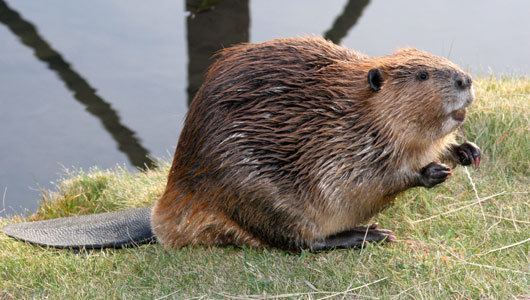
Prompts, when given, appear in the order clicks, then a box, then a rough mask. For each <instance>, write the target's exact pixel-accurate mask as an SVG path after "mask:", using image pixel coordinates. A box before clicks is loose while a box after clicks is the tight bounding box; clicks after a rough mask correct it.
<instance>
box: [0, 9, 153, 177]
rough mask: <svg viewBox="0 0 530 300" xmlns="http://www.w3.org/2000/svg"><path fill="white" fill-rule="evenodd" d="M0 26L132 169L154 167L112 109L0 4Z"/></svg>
mask: <svg viewBox="0 0 530 300" xmlns="http://www.w3.org/2000/svg"><path fill="white" fill-rule="evenodd" d="M0 22H1V23H2V24H4V25H6V26H7V27H8V28H9V30H11V32H12V33H13V34H14V35H16V36H17V37H18V38H19V39H20V41H21V42H22V43H23V44H24V45H26V46H28V47H29V48H31V49H32V50H33V53H34V55H35V57H36V58H37V59H38V60H40V61H42V62H43V63H45V64H46V65H47V66H48V68H49V69H50V70H52V71H54V72H55V73H57V76H58V77H59V79H60V80H61V81H62V82H63V83H64V85H65V86H66V87H67V88H68V89H69V90H70V91H71V92H72V93H73V96H74V98H75V99H76V100H77V101H79V102H80V103H81V104H83V105H84V106H85V108H86V111H87V112H89V113H90V114H91V115H93V116H94V117H96V118H97V119H99V120H100V121H101V123H102V124H103V127H104V128H105V130H106V131H107V132H108V133H109V134H110V135H111V136H112V138H113V139H114V140H115V141H116V143H117V144H118V149H119V150H120V151H121V152H123V153H124V154H125V155H127V158H128V159H129V161H130V162H131V164H132V165H133V166H136V167H138V168H141V169H143V168H145V167H152V166H154V162H153V160H151V158H150V157H149V152H148V151H147V149H145V148H144V147H143V146H142V145H141V144H140V141H139V140H138V138H136V136H135V133H134V131H132V130H131V129H129V128H127V127H126V126H125V125H123V124H122V123H121V122H120V117H119V116H118V114H117V113H116V111H114V109H113V108H112V106H111V105H110V104H109V103H107V102H106V101H105V100H104V99H102V98H101V97H100V96H98V94H97V93H96V89H94V88H93V87H92V86H90V84H89V83H88V82H87V81H86V80H85V79H84V78H83V76H81V75H80V74H79V73H77V72H76V71H75V70H74V69H72V67H71V66H70V64H69V63H68V62H67V61H65V60H64V58H63V57H62V56H61V54H60V53H59V52H57V51H56V50H55V49H53V48H52V47H51V46H50V44H48V42H46V41H45V40H44V39H43V38H42V37H41V36H40V35H39V33H38V32H37V29H36V28H35V26H33V24H31V23H30V22H28V21H26V20H24V19H23V18H22V17H21V16H20V14H18V13H17V12H16V11H14V10H13V9H11V8H10V7H9V6H7V4H6V3H5V2H4V1H3V0H0Z"/></svg>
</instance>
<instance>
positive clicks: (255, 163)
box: [175, 38, 364, 192]
mask: <svg viewBox="0 0 530 300" xmlns="http://www.w3.org/2000/svg"><path fill="white" fill-rule="evenodd" d="M363 58H364V56H362V55H361V54H359V53H357V52H355V51H351V50H348V49H346V48H343V47H340V46H337V45H335V44H333V43H331V42H328V41H325V40H323V39H321V38H309V39H308V38H304V39H280V40H273V41H271V42H267V43H262V44H243V45H238V46H235V47H232V48H228V49H226V50H223V51H221V52H220V53H218V54H217V56H216V59H217V60H216V62H215V63H214V64H213V65H212V66H211V68H210V69H209V72H208V74H207V75H206V78H205V82H204V84H203V86H202V87H201V89H200V90H199V91H198V93H197V95H196V97H195V99H194V100H193V102H192V105H191V107H190V111H189V115H188V117H187V119H186V124H185V127H184V130H183V132H182V134H181V137H180V140H179V145H178V147H177V151H178V152H179V153H178V154H176V155H175V159H176V160H180V161H179V164H180V168H181V169H185V170H189V171H190V173H188V174H189V175H190V176H188V178H190V179H192V180H193V181H194V184H197V176H194V175H192V174H197V172H198V171H197V170H200V173H202V174H203V175H204V176H203V177H201V178H206V177H208V181H209V182H210V180H211V179H214V178H216V179H217V180H219V181H221V182H223V184H229V185H232V184H233V183H227V182H226V181H227V180H229V181H232V182H233V181H237V185H238V186H244V187H245V189H247V188H250V189H253V188H255V187H251V186H249V185H252V184H255V183H258V184H265V185H267V188H268V189H271V186H273V187H274V188H276V189H290V188H293V187H294V186H293V183H294V182H293V181H291V180H293V179H296V181H297V184H302V183H304V182H305V183H308V180H309V176H310V174H309V173H310V171H312V170H311V169H314V168H319V167H321V166H319V159H322V156H323V155H324V156H328V155H332V153H323V152H322V151H323V150H316V149H317V148H318V149H321V148H322V147H323V144H325V143H328V142H329V140H330V139H333V138H334V136H337V135H336V134H335V133H334V130H335V128H334V127H336V120H338V119H340V118H341V116H343V114H344V111H345V109H346V106H347V105H348V103H347V101H350V100H352V95H351V92H352V80H353V79H352V78H348V76H347V74H345V73H344V72H345V71H347V70H345V69H344V68H343V67H342V66H341V64H345V63H354V62H356V61H359V60H361V59H363ZM340 99H342V100H344V101H341V100H340ZM324 151H329V152H332V151H333V149H328V150H324ZM320 163H321V164H323V163H325V161H324V160H321V161H320ZM183 175H184V174H183ZM238 176H239V177H238ZM236 178H237V179H236ZM272 190H274V189H272ZM282 192H285V191H282Z"/></svg>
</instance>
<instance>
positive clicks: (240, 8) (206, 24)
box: [186, 0, 250, 103]
mask: <svg viewBox="0 0 530 300" xmlns="http://www.w3.org/2000/svg"><path fill="white" fill-rule="evenodd" d="M204 2H205V1H203V0H187V1H186V9H187V10H188V12H189V15H188V16H187V17H186V26H187V40H188V57H189V63H188V103H189V102H191V100H192V99H193V97H194V96H195V93H196V92H197V90H198V89H199V87H200V86H201V83H202V78H203V76H204V73H205V72H206V69H207V68H208V66H209V65H210V63H211V60H210V57H211V56H212V53H215V52H216V51H218V50H219V49H221V48H223V47H228V46H231V45H233V44H237V43H242V42H248V40H249V39H248V37H249V34H248V31H249V26H250V12H249V7H248V0H225V1H216V2H217V4H216V5H215V6H213V5H212V6H209V7H204V6H201V4H202V3H204Z"/></svg>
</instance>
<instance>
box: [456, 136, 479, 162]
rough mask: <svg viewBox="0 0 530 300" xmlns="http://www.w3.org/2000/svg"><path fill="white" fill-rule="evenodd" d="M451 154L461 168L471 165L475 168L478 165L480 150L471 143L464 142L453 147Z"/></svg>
mask: <svg viewBox="0 0 530 300" xmlns="http://www.w3.org/2000/svg"><path fill="white" fill-rule="evenodd" d="M453 152H454V154H455V156H456V157H457V159H458V163H459V164H461V165H462V166H469V165H471V164H473V166H475V168H478V166H479V165H480V148H479V147H478V146H477V145H475V144H474V143H472V142H465V143H463V144H462V145H458V146H455V147H454V148H453Z"/></svg>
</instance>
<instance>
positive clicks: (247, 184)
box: [152, 38, 463, 250]
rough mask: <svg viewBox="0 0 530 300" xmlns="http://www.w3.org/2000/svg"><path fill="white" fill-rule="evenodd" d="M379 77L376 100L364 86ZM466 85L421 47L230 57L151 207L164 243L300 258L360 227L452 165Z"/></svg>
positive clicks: (289, 47)
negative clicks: (460, 86)
mask: <svg viewBox="0 0 530 300" xmlns="http://www.w3.org/2000/svg"><path fill="white" fill-rule="evenodd" d="M373 68H378V69H379V70H381V74H382V76H383V85H382V88H381V90H379V91H374V90H372V89H371V88H370V86H369V84H368V83H367V74H368V71H369V70H371V69H373ZM419 70H427V71H428V72H429V74H430V77H431V78H430V80H428V81H424V82H420V81H418V80H416V77H415V74H416V73H417V72H418V71H419ZM455 74H463V72H462V71H461V70H460V69H459V68H458V67H457V66H456V65H454V64H452V63H451V62H449V61H448V60H446V59H444V58H440V57H437V56H434V55H431V54H429V53H426V52H422V51H419V50H415V49H404V50H401V51H399V52H396V53H394V54H392V55H388V56H383V57H368V56H365V55H363V54H360V53H358V52H355V51H353V50H349V49H346V48H343V47H340V46H337V45H335V44H333V43H331V42H328V41H325V40H323V39H321V38H295V39H278V40H273V41H269V42H265V43H261V44H242V45H238V46H235V47H231V48H228V49H225V50H222V51H221V52H219V53H218V54H217V55H216V57H215V62H214V63H213V65H212V66H211V67H210V69H209V71H208V73H207V75H206V78H205V81H204V84H203V85H202V87H201V88H200V90H199V91H198V93H197V95H196V97H195V99H194V100H193V102H192V104H191V107H190V110H189V112H188V116H187V118H186V121H185V126H184V129H183V131H182V133H181V136H180V139H179V143H178V146H177V149H176V152H175V156H174V160H173V164H172V167H171V171H170V174H169V177H168V182H167V187H166V191H165V193H164V195H163V196H162V197H161V198H160V199H159V200H158V201H157V203H156V205H155V207H154V209H153V215H152V226H153V230H154V232H155V234H156V236H157V237H158V239H159V241H160V242H161V243H162V244H164V245H165V246H167V247H173V248H178V247H182V246H185V245H190V244H194V245H226V244H234V245H248V246H252V247H261V246H274V247H279V248H282V249H290V250H293V249H294V250H296V249H300V248H307V247H309V246H311V244H312V243H314V242H315V241H319V240H322V239H324V238H325V237H327V236H329V235H332V234H335V233H338V232H340V231H343V230H348V229H350V228H352V227H355V226H358V225H360V224H361V223H362V222H365V221H367V220H368V219H369V218H371V217H372V216H374V215H375V214H377V213H378V212H379V211H381V210H382V209H383V208H385V207H386V206H388V205H389V204H390V203H391V202H392V201H393V200H394V198H395V196H396V195H397V194H398V193H400V192H402V191H404V190H406V189H408V188H411V187H414V186H416V185H417V176H418V172H419V170H420V169H421V168H422V167H424V166H425V165H427V164H428V163H430V162H432V161H440V160H441V159H443V158H444V156H446V157H449V159H451V157H450V156H447V155H446V153H447V149H449V147H450V146H451V145H452V144H454V138H453V134H452V132H453V131H454V130H455V127H456V125H454V124H448V123H447V122H448V120H447V118H448V117H447V116H448V113H450V109H448V107H449V106H450V105H453V106H454V107H458V105H461V103H460V102H458V101H460V100H458V99H459V98H458V97H457V95H456V94H455V95H453V93H455V92H454V86H453V85H452V83H450V82H451V78H452V77H454V76H455ZM455 101H457V102H458V103H456V104H455V103H453V102H455Z"/></svg>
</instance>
